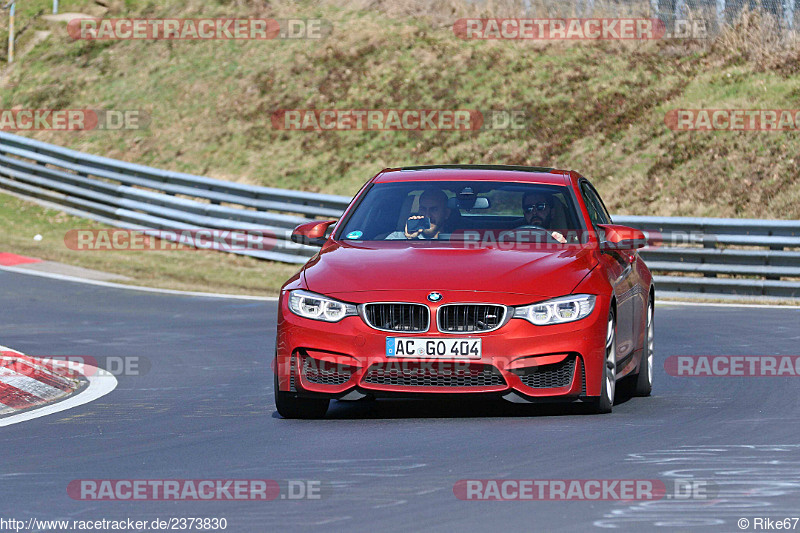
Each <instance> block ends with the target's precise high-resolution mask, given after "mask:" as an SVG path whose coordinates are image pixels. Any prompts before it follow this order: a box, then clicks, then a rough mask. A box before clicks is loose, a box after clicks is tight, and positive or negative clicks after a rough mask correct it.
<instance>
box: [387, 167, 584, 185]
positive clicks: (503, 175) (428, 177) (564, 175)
mask: <svg viewBox="0 0 800 533" xmlns="http://www.w3.org/2000/svg"><path fill="white" fill-rule="evenodd" d="M457 180H474V181H516V182H525V183H542V184H549V185H567V184H568V183H569V171H566V170H558V169H555V168H547V167H525V166H514V165H429V166H411V167H400V168H387V169H384V170H383V171H381V172H380V173H379V174H378V175H377V176H376V177H375V180H374V182H375V183H389V182H396V181H457Z"/></svg>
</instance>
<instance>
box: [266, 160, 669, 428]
mask: <svg viewBox="0 0 800 533" xmlns="http://www.w3.org/2000/svg"><path fill="white" fill-rule="evenodd" d="M331 229H332V231H331ZM292 239H293V240H294V241H295V242H302V243H306V244H317V245H321V246H322V248H321V250H320V251H319V253H318V254H316V255H315V256H314V257H312V258H311V259H310V260H309V261H308V263H306V265H305V266H304V267H303V268H302V269H301V270H300V272H298V273H297V274H296V275H295V276H293V277H292V278H291V279H290V280H289V281H288V282H286V284H285V285H284V286H283V288H282V289H281V295H280V300H279V311H278V331H277V340H276V360H275V403H276V406H277V409H278V412H279V413H280V414H281V415H282V416H283V417H286V418H318V417H323V416H324V415H325V413H326V412H327V409H328V406H329V402H330V400H332V399H336V400H357V399H362V398H366V397H374V398H380V397H398V396H400V397H420V396H427V397H431V396H437V395H440V396H441V395H448V396H450V397H452V396H453V395H479V396H483V397H487V398H488V397H500V398H503V399H505V400H508V401H511V402H517V403H533V402H541V401H564V402H573V401H580V402H588V403H590V404H591V405H592V409H593V410H595V411H596V412H601V413H607V412H610V411H611V409H612V407H613V405H614V396H615V390H616V388H617V382H618V381H619V380H621V379H623V378H626V380H625V383H626V384H627V385H628V386H630V387H631V389H632V392H633V393H634V394H635V395H643V396H646V395H648V394H650V391H651V388H652V375H653V331H654V330H653V312H654V288H653V283H652V276H651V274H650V271H649V270H648V268H647V266H646V265H645V264H644V262H643V261H642V259H641V258H640V257H639V254H638V252H637V249H638V248H641V247H643V246H646V244H647V242H646V236H645V235H644V233H643V232H641V231H639V230H636V229H633V228H628V227H624V226H619V225H615V224H613V222H612V220H611V217H610V216H609V214H608V211H607V209H606V207H605V206H604V204H603V201H602V200H601V199H600V196H599V195H598V193H597V191H596V190H595V189H594V187H593V186H592V185H591V184H590V183H589V181H588V180H587V179H586V178H584V177H582V176H581V175H579V174H577V173H576V172H573V171H564V170H555V169H550V168H533V167H514V166H462V165H445V166H426V167H405V168H393V169H386V170H383V171H382V172H380V173H379V174H378V175H376V176H375V177H374V178H372V179H371V180H369V181H368V182H367V183H366V185H364V187H363V188H362V189H361V190H360V191H359V193H358V194H357V195H356V197H355V198H354V199H353V201H352V203H351V204H350V206H349V207H348V208H347V210H346V211H345V213H344V215H343V216H342V218H341V219H340V220H339V221H338V223H337V222H336V221H316V222H310V223H307V224H303V225H301V226H299V227H297V228H296V229H295V231H294V233H293V235H292Z"/></svg>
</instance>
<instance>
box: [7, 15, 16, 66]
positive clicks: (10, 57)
mask: <svg viewBox="0 0 800 533" xmlns="http://www.w3.org/2000/svg"><path fill="white" fill-rule="evenodd" d="M15 5H16V4H14V3H13V2H12V3H11V10H10V11H9V12H8V63H9V64H11V63H13V62H14V6H15Z"/></svg>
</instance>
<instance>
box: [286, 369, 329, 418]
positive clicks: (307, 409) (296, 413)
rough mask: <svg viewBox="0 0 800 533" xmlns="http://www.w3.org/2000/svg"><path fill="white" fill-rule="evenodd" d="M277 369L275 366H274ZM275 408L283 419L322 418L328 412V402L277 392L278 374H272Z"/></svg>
mask: <svg viewBox="0 0 800 533" xmlns="http://www.w3.org/2000/svg"><path fill="white" fill-rule="evenodd" d="M276 368H277V366H276ZM274 377H275V379H274V383H275V407H277V408H278V414H280V415H281V416H282V417H283V418H306V419H307V418H322V417H324V416H325V413H327V412H328V405H329V404H330V400H328V399H319V398H298V397H297V396H296V395H295V393H292V392H284V391H280V390H278V373H277V372H275V373H274Z"/></svg>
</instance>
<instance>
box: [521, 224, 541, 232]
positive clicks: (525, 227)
mask: <svg viewBox="0 0 800 533" xmlns="http://www.w3.org/2000/svg"><path fill="white" fill-rule="evenodd" d="M514 229H515V230H518V229H540V230H542V231H550V230H548V229H547V228H543V227H541V226H535V225H533V224H525V225H524V226H517V227H516V228H514Z"/></svg>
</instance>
